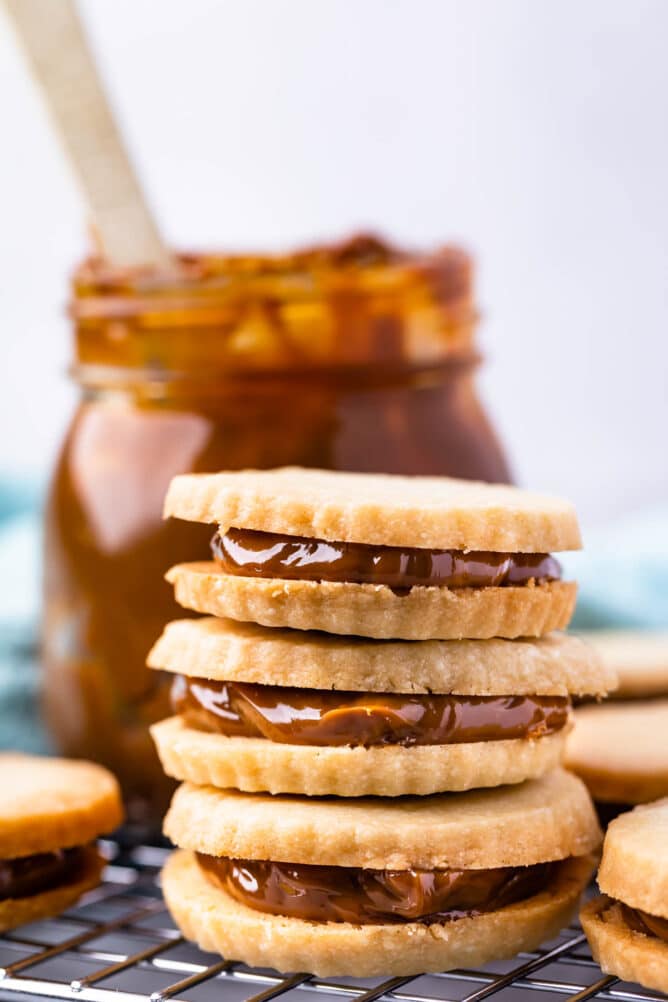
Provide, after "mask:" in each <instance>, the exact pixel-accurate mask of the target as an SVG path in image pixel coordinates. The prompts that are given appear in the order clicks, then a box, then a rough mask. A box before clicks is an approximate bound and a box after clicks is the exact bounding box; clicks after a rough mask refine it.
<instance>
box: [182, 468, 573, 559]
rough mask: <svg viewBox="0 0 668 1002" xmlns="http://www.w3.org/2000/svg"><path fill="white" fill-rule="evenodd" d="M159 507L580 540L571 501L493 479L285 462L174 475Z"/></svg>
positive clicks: (546, 546) (353, 532) (464, 534)
mask: <svg viewBox="0 0 668 1002" xmlns="http://www.w3.org/2000/svg"><path fill="white" fill-rule="evenodd" d="M164 514H165V516H169V515H172V516H175V517H176V518H183V519H186V520H187V521H190V522H210V523H217V524H218V525H220V526H221V528H222V529H223V530H225V529H227V528H229V527H230V526H237V527H240V528H245V529H255V530H259V531H263V532H277V533H284V534H287V535H292V536H309V537H311V538H315V539H328V540H341V541H343V542H353V543H370V544H374V545H379V546H410V547H421V548H432V549H455V550H490V551H496V552H512V553H548V552H556V551H560V550H577V549H580V547H581V539H580V530H579V528H578V521H577V516H576V514H575V509H574V508H573V506H572V505H571V504H570V502H568V501H564V500H562V499H561V498H555V497H548V496H545V495H541V494H533V493H530V492H529V491H524V490H520V489H519V488H517V487H508V486H505V485H499V484H483V483H476V482H473V481H470V480H453V479H450V478H447V477H400V476H389V475H386V474H377V473H335V472H330V471H326V470H305V469H300V468H297V467H284V468H281V469H277V470H262V471H258V470H242V471H240V472H236V473H214V474H188V475H185V476H178V477H175V478H174V479H173V480H172V482H171V484H170V486H169V490H168V492H167V498H166V500H165V508H164Z"/></svg>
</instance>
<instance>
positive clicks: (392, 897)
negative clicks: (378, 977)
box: [197, 853, 555, 924]
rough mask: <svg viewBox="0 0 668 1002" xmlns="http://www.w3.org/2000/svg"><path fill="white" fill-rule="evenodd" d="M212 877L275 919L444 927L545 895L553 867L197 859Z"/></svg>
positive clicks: (214, 881) (217, 883)
mask: <svg viewBox="0 0 668 1002" xmlns="http://www.w3.org/2000/svg"><path fill="white" fill-rule="evenodd" d="M197 860H198V862H199V865H200V867H201V869H202V872H203V873H204V875H205V877H206V878H207V880H209V881H210V883H212V884H214V886H216V887H219V888H221V889H222V890H224V891H226V892H227V893H228V894H229V895H230V896H231V897H233V898H235V899H236V900H237V901H240V902H241V903H242V904H244V905H247V906H248V907H249V908H254V909H256V910H257V911H261V912H269V913H270V914H271V915H284V916H288V917H290V918H298V919H305V920H307V921H311V922H353V923H355V924H360V923H362V924H370V923H380V922H447V921H451V920H453V919H458V918H465V917H471V916H475V915H480V914H481V913H483V912H489V911H495V910H496V909H497V908H503V907H505V906H506V905H510V904H513V902H515V901H522V900H524V899H525V898H528V897H531V896H533V895H534V894H538V893H539V892H540V891H542V890H544V888H545V887H546V886H547V883H548V881H549V879H550V877H551V875H552V873H553V869H554V866H555V864H554V863H539V864H536V865H535V866H523V867H502V868H499V869H493V870H363V869H360V868H357V867H342V866H314V865H311V864H302V863H275V862H273V861H271V860H251V859H227V858H218V857H216V856H207V855H204V854H203V853H198V854H197Z"/></svg>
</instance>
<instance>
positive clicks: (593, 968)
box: [0, 842, 666, 1002]
mask: <svg viewBox="0 0 668 1002" xmlns="http://www.w3.org/2000/svg"><path fill="white" fill-rule="evenodd" d="M104 848H105V850H106V853H107V856H108V858H109V860H110V863H109V866H108V867H107V869H106V872H105V880H104V882H103V884H102V885H101V886H100V887H98V888H96V889H95V890H94V891H92V892H90V893H89V894H88V895H86V897H85V898H83V899H82V901H81V902H80V903H79V904H78V905H77V906H76V907H74V908H71V909H70V910H69V911H67V912H66V913H65V914H64V915H61V916H60V917H59V918H57V919H49V920H48V921H43V922H35V923H33V924H31V925H26V926H22V927H21V928H20V929H15V930H14V931H13V932H10V933H6V934H5V935H4V936H0V999H2V1000H27V999H35V998H42V999H44V998H46V999H77V1000H79V1002H139V1000H142V1002H162V1000H165V1002H166V1000H167V999H173V1000H175V1002H176V1000H181V1002H185V1000H187V1002H213V1000H216V1002H246V1000H247V1002H268V1000H269V999H275V998H278V997H279V996H280V998H281V999H282V1002H323V999H324V996H329V997H332V998H335V997H338V998H340V999H342V1000H348V999H349V1000H351V1002H375V1000H378V999H381V998H382V999H383V1002H437V1000H440V1002H481V1000H482V999H486V998H488V997H490V996H492V995H493V996H495V1002H550V1000H552V1002H556V1000H557V999H559V1000H566V999H570V1000H571V1002H584V1000H585V999H593V998H597V999H605V1000H608V1002H613V1000H614V1002H648V1000H656V1002H661V1000H663V1002H666V999H665V996H659V995H656V994H653V993H652V992H649V991H647V990H646V989H644V988H641V987H640V986H639V985H629V984H626V983H623V982H620V981H618V980H617V979H616V978H611V977H605V976H603V975H602V974H601V970H600V968H599V967H598V966H597V965H596V964H595V963H594V962H593V961H592V959H591V953H590V952H589V948H588V947H587V943H586V940H585V938H584V936H583V935H582V932H581V930H580V928H579V927H578V926H572V927H571V928H570V929H567V930H565V932H564V933H563V934H562V935H561V936H560V937H559V938H558V939H556V940H554V941H552V942H550V943H547V944H545V946H544V948H543V949H542V950H540V951H539V952H537V953H529V954H521V955H520V956H518V957H515V958H514V959H513V960H511V961H503V962H499V963H495V964H489V965H487V966H486V967H484V968H482V969H481V970H479V971H472V970H461V971H451V972H450V973H448V974H436V975H434V974H431V975H421V976H419V977H410V978H390V979H382V978H375V979H368V978H326V979H323V978H315V977H311V976H310V975H308V974H292V975H289V976H285V977H284V976H282V975H280V974H277V973H276V971H271V970H264V969H258V968H249V967H246V966H244V965H243V964H237V963H233V962H231V961H226V960H222V959H221V958H220V957H219V956H217V955H213V954H208V953H203V952H202V951H201V950H198V949H197V947H195V946H193V945H192V944H191V943H187V942H186V941H185V940H184V939H183V937H182V936H181V935H180V934H179V932H178V930H177V929H176V928H175V926H174V924H173V922H172V920H171V918H170V916H169V913H168V912H167V911H166V910H165V905H164V902H163V900H162V896H161V894H160V888H159V884H158V875H159V871H160V867H161V865H162V863H163V862H164V860H165V857H166V855H167V850H165V849H160V848H156V847H153V846H137V847H134V848H122V847H121V846H119V845H117V844H116V843H114V842H109V843H105V844H104Z"/></svg>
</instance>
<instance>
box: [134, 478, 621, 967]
mask: <svg viewBox="0 0 668 1002" xmlns="http://www.w3.org/2000/svg"><path fill="white" fill-rule="evenodd" d="M165 510H166V514H167V515H170V516H176V517H178V518H184V519H188V520H191V521H197V522H205V523H212V524H213V525H215V526H216V527H217V528H216V531H215V535H214V537H213V540H212V550H213V560H212V561H211V562H208V563H194V564H185V565H180V566H178V567H175V568H172V570H171V571H170V572H169V575H168V579H169V580H170V581H171V582H172V583H173V584H174V586H175V590H176V597H177V600H178V601H179V602H180V603H181V605H183V606H185V607H186V608H188V609H194V610H196V611H198V612H201V613H206V614H207V618H200V619H184V620H178V621H176V622H174V623H171V624H169V625H168V627H167V628H166V630H165V632H164V634H163V636H162V637H161V638H160V639H159V640H158V642H157V644H156V645H155V647H154V649H153V651H152V652H151V655H150V659H149V663H150V665H151V666H152V667H154V668H158V669H161V670H165V671H169V672H172V673H173V674H174V676H175V677H174V682H173V690H172V692H173V706H174V710H175V716H174V717H172V718H171V719H169V720H166V721H162V722H161V723H159V724H157V725H155V726H154V728H153V737H154V739H155V742H156V745H157V748H158V752H159V754H160V758H161V761H162V763H163V766H164V768H165V771H166V772H167V773H168V774H169V775H170V776H173V777H175V778H176V779H179V780H182V781H184V783H183V785H182V786H181V787H180V789H179V790H178V791H177V793H176V795H175V798H174V801H173V803H172V806H171V808H170V811H169V813H168V815H167V818H166V819H165V832H166V834H167V835H168V836H169V837H170V838H171V839H172V840H173V841H174V842H175V843H176V845H177V846H179V847H180V848H179V851H178V852H176V853H175V854H174V855H173V856H172V858H171V859H170V861H169V863H168V864H167V867H166V869H165V872H164V879H163V887H164V893H165V897H166V900H167V903H168V905H169V908H170V910H171V911H172V913H173V915H174V917H175V920H176V921H177V923H178V924H179V926H180V927H181V929H182V930H183V932H184V934H185V935H186V936H188V937H189V938H192V939H194V940H196V941H197V942H198V943H199V944H200V946H201V947H202V948H204V949H206V950H216V951H219V952H220V953H222V954H224V955H225V956H226V957H228V958H229V959H234V960H242V961H244V962H246V963H249V964H257V965H261V966H270V967H276V968H279V969H281V970H308V971H312V972H314V973H316V974H319V975H323V976H328V975H348V974H350V975H357V976H365V975H368V976H371V975H377V974H381V975H384V974H398V975H404V974H406V975H407V974H413V973H418V972H422V971H438V970H447V969H450V968H453V967H470V966H472V965H474V964H480V963H484V962H486V961H488V960H491V959H493V958H497V957H505V956H511V955H513V954H514V953H516V952H517V951H519V950H527V949H533V948H535V947H536V946H538V944H539V943H540V942H541V941H543V940H544V939H546V938H548V937H549V936H551V935H553V934H554V933H556V932H557V931H558V930H559V929H560V928H561V927H562V926H563V924H564V923H565V922H567V921H568V919H569V918H570V917H571V915H572V914H573V911H574V910H575V908H576V905H577V902H578V899H579V896H580V893H581V891H582V889H583V888H584V886H585V885H586V883H587V880H588V878H589V876H590V874H591V872H592V859H591V853H592V852H593V851H594V850H595V849H596V848H597V847H598V845H599V843H600V831H599V828H598V824H597V821H596V817H595V813H594V810H593V807H592V803H591V800H590V797H589V795H588V793H587V790H586V788H585V787H584V785H583V784H582V783H581V781H580V780H578V779H577V778H576V777H574V776H572V775H570V774H568V773H566V772H564V771H562V770H561V769H560V767H559V763H560V761H561V755H562V748H563V744H564V741H565V737H566V734H567V731H568V729H569V726H570V698H571V696H572V695H577V696H598V695H601V694H603V693H605V692H606V691H607V690H608V688H610V687H611V686H612V685H613V684H614V676H613V674H612V672H611V671H610V670H609V669H606V668H605V666H604V665H603V664H602V663H601V661H600V660H599V659H598V658H597V656H596V655H595V654H593V653H592V652H591V651H590V649H589V648H588V647H587V646H586V645H585V644H584V643H583V642H582V641H580V640H578V639H576V638H573V637H566V636H563V635H561V634H558V633H553V632H552V631H554V630H559V629H563V628H564V627H566V626H567V625H568V622H569V619H570V616H571V613H572V609H573V605H574V601H575V585H574V584H572V583H570V582H564V581H562V580H561V575H560V567H559V564H558V563H557V561H556V560H555V559H554V557H553V556H552V555H551V554H552V552H554V551H559V550H567V549H575V548H577V547H579V545H580V537H579V531H578V526H577V520H576V517H575V513H574V511H573V509H572V507H571V506H570V505H569V504H567V503H565V502H563V501H559V500H556V499H553V498H545V497H541V496H538V495H533V494H529V493H527V492H524V491H520V490H518V489H515V488H511V487H500V486H489V485H483V484H472V483H469V482H463V481H455V480H447V479H435V478H417V477H416V478H404V477H390V476H380V475H365V474H337V473H327V472H322V471H307V470H296V469H285V470H276V471H267V472H255V471H248V472H240V473H224V474H214V475H199V476H197V475H194V476H184V477H177V478H176V479H175V480H174V481H173V482H172V485H171V487H170V490H169V493H168V497H167V501H166V509H165Z"/></svg>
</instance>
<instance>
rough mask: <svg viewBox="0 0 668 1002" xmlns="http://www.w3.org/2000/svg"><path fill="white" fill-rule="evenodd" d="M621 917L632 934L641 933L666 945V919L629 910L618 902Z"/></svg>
mask: <svg viewBox="0 0 668 1002" xmlns="http://www.w3.org/2000/svg"><path fill="white" fill-rule="evenodd" d="M620 904H621V907H622V915H623V916H624V921H625V922H626V924H627V925H629V926H631V928H632V929H633V930H634V932H642V933H644V934H645V936H655V937H656V938H657V939H661V940H663V942H664V943H668V919H666V918H659V917H658V915H650V914H649V913H648V912H643V911H641V910H640V909H639V908H630V907H629V905H625V904H623V903H622V902H620Z"/></svg>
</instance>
